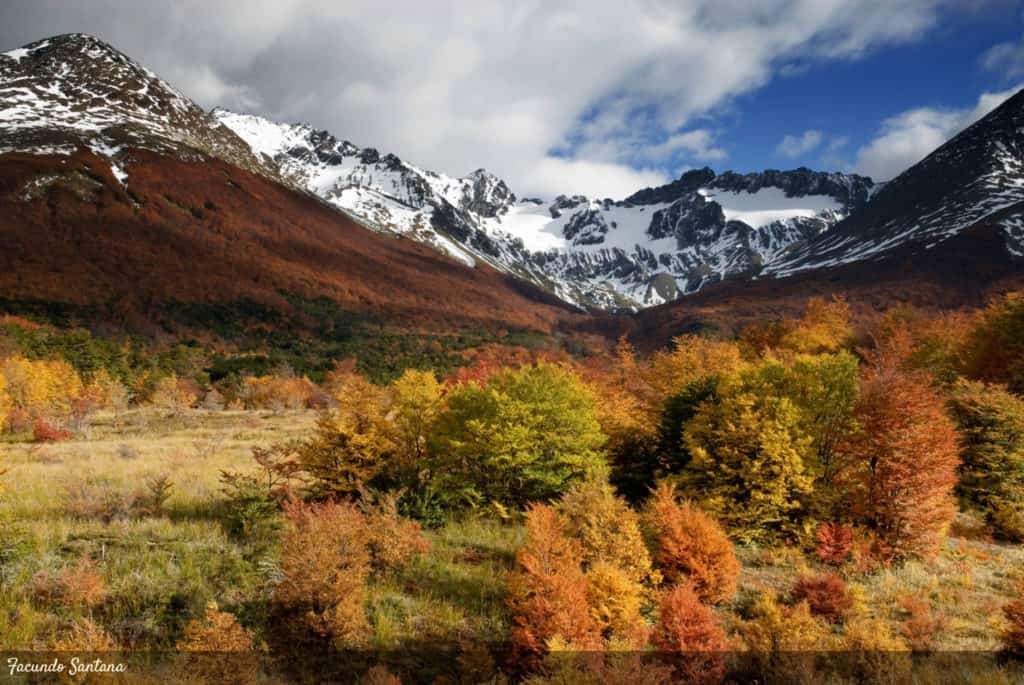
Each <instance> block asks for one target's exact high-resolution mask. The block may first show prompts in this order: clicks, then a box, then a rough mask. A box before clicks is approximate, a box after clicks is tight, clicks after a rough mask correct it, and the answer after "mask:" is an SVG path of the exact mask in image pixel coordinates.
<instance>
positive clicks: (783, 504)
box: [683, 389, 813, 542]
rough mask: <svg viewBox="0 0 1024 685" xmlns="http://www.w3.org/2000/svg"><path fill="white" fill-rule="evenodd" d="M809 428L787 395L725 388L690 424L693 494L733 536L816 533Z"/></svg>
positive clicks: (688, 477) (753, 538)
mask: <svg viewBox="0 0 1024 685" xmlns="http://www.w3.org/2000/svg"><path fill="white" fill-rule="evenodd" d="M802 423H803V415H802V413H801V412H800V411H799V409H798V408H797V407H796V406H795V405H794V404H793V402H791V401H790V400H789V399H788V398H786V397H776V396H773V395H765V394H763V393H755V392H747V391H744V390H742V389H726V390H725V391H724V392H723V393H722V395H721V397H720V399H719V401H718V402H717V403H714V404H711V403H704V404H702V405H701V406H700V407H699V409H698V410H697V414H696V415H695V416H694V418H693V420H691V421H690V423H689V424H687V426H686V430H685V433H684V441H685V444H686V446H687V448H688V449H689V451H690V454H691V455H692V459H691V461H690V463H689V465H688V466H687V468H686V471H685V472H684V474H683V477H684V480H685V483H686V486H687V489H688V491H690V492H692V493H693V494H694V495H697V496H699V498H700V500H699V501H700V504H701V506H702V507H703V508H704V509H705V510H706V511H708V512H709V513H710V514H712V515H713V516H715V517H716V518H717V519H718V520H719V521H721V522H722V523H723V524H724V525H725V526H726V527H727V528H728V529H729V533H730V534H731V535H732V536H733V537H735V538H737V539H739V540H742V541H749V542H775V541H778V540H779V539H797V540H799V539H802V538H804V537H807V536H809V535H810V534H811V532H812V530H813V529H812V528H811V526H812V523H813V522H812V521H811V520H810V516H811V512H810V511H809V507H808V502H807V500H808V499H809V498H810V496H811V494H812V492H813V490H812V485H813V478H812V474H811V473H810V472H809V469H808V468H807V464H808V463H810V462H811V460H812V459H813V445H812V441H811V438H810V437H809V436H808V435H806V434H805V433H804V431H803V430H802Z"/></svg>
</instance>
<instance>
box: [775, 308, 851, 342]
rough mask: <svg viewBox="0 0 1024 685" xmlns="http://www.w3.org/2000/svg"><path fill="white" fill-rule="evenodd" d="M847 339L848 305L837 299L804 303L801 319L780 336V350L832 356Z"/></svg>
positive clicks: (848, 329) (848, 332)
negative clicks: (783, 348)
mask: <svg viewBox="0 0 1024 685" xmlns="http://www.w3.org/2000/svg"><path fill="white" fill-rule="evenodd" d="M849 337H850V305H848V304H847V303H846V300H844V299H842V298H840V297H836V298H833V299H832V300H830V301H829V300H825V299H824V298H820V297H812V298H810V299H809V300H807V310H806V311H805V312H804V315H803V317H801V318H800V319H798V320H797V321H796V322H794V323H793V324H792V326H791V327H790V330H788V331H787V332H786V333H785V335H783V336H782V340H781V341H780V346H781V347H785V348H788V349H791V350H794V351H796V352H809V353H819V352H835V351H836V350H838V349H839V348H841V347H842V346H843V345H844V344H845V343H846V341H847V339H848V338H849Z"/></svg>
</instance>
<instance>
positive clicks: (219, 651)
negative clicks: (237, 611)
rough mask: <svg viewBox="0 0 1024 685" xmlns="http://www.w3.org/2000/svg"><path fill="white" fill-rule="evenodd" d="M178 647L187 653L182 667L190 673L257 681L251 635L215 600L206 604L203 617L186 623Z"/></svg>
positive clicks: (236, 683) (206, 678)
mask: <svg viewBox="0 0 1024 685" xmlns="http://www.w3.org/2000/svg"><path fill="white" fill-rule="evenodd" d="M177 649H178V651H179V652H185V653H186V654H187V656H186V658H185V662H184V667H185V669H186V671H187V672H188V673H189V675H190V676H192V677H196V676H198V677H199V679H200V680H201V681H203V682H208V683H230V684H231V685H242V684H243V683H246V684H247V683H253V682H256V678H257V675H258V673H259V662H258V660H257V658H256V657H255V655H254V654H253V652H254V649H253V639H252V635H251V634H250V633H249V631H247V630H246V629H245V628H243V627H242V626H241V625H239V624H238V621H237V620H235V617H234V616H232V615H231V614H229V613H227V612H224V611H220V609H219V608H218V606H217V604H216V602H210V603H209V604H207V605H206V611H205V612H204V614H203V618H202V619H194V620H192V621H190V622H189V624H188V625H187V626H185V632H184V635H183V636H182V639H181V640H179V641H178V644H177ZM210 653H212V654H210Z"/></svg>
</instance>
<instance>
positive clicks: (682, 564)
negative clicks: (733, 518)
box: [644, 484, 740, 604]
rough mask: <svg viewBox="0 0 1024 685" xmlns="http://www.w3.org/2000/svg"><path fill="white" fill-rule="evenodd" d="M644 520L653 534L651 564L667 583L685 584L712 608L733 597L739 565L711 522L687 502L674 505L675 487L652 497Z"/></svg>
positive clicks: (663, 487) (659, 490)
mask: <svg viewBox="0 0 1024 685" xmlns="http://www.w3.org/2000/svg"><path fill="white" fill-rule="evenodd" d="M644 519H645V522H646V523H647V526H648V527H649V528H650V529H651V530H652V531H653V532H654V534H655V543H656V548H655V549H656V551H655V554H654V560H655V564H656V565H657V568H658V569H659V570H660V571H661V572H662V573H663V574H664V575H665V577H666V578H667V579H668V580H669V581H671V582H673V583H680V584H682V583H687V584H689V585H690V586H691V588H692V590H693V591H694V592H695V593H696V594H697V595H698V596H699V597H700V598H701V599H702V600H704V601H706V602H710V603H712V604H717V603H720V602H725V601H728V600H729V599H730V598H731V597H732V596H733V594H734V593H735V592H736V582H737V579H738V578H739V573H740V562H739V560H738V559H737V558H736V553H735V551H734V550H733V546H732V542H730V541H729V538H728V536H727V535H726V534H725V531H724V530H722V527H721V526H720V525H718V523H717V522H716V521H715V520H714V519H712V518H711V517H710V516H708V515H707V514H705V513H704V512H703V511H701V510H700V509H698V508H696V507H695V506H693V505H692V504H691V503H689V502H682V503H679V502H677V501H676V491H675V487H674V486H672V485H667V484H662V485H660V486H659V487H658V488H657V489H655V490H654V492H653V493H652V496H651V499H650V501H649V502H648V503H647V508H646V510H645V513H644Z"/></svg>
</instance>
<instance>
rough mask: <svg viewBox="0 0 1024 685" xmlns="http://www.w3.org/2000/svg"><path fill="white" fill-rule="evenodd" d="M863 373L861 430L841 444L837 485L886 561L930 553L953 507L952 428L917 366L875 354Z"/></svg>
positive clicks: (938, 398) (858, 415)
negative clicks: (907, 368)
mask: <svg viewBox="0 0 1024 685" xmlns="http://www.w3.org/2000/svg"><path fill="white" fill-rule="evenodd" d="M873 361H874V363H873V364H872V365H871V366H869V367H867V368H866V369H865V370H864V371H863V373H862V377H861V382H860V400H859V402H858V404H857V409H856V418H857V421H858V422H859V424H860V426H861V430H859V431H857V432H856V433H853V434H851V435H849V436H848V437H847V438H846V440H845V441H844V443H843V444H842V445H841V446H840V449H839V452H840V455H841V456H840V463H841V464H842V466H841V474H840V477H839V478H838V480H839V482H840V487H842V488H843V489H844V491H845V494H846V496H847V497H848V498H849V500H850V501H852V504H853V514H854V517H855V519H856V520H858V521H859V522H861V523H863V524H864V525H866V526H867V527H868V528H869V529H870V530H871V531H872V532H873V533H874V535H875V536H876V545H875V553H876V554H877V555H878V556H879V558H881V559H883V560H888V561H894V560H899V559H902V558H905V557H908V556H920V557H929V556H931V555H933V554H935V553H936V552H937V551H938V549H939V546H940V544H941V540H942V536H943V534H944V532H945V529H946V527H947V526H948V525H949V523H950V522H951V521H952V520H953V515H954V513H955V511H956V509H955V506H954V501H953V496H952V490H953V486H954V485H955V484H956V469H957V466H958V464H959V457H958V440H957V432H956V428H955V426H954V424H953V422H952V420H951V419H950V418H949V416H947V414H946V411H945V405H944V402H943V399H942V397H941V396H940V395H939V394H938V392H937V391H936V390H935V389H934V388H933V387H932V386H931V385H930V383H929V379H928V377H927V376H926V375H925V374H923V373H922V372H907V371H902V370H900V369H899V368H898V365H897V364H896V363H894V362H893V360H892V359H888V358H885V357H877V358H875V359H874V360H873Z"/></svg>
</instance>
